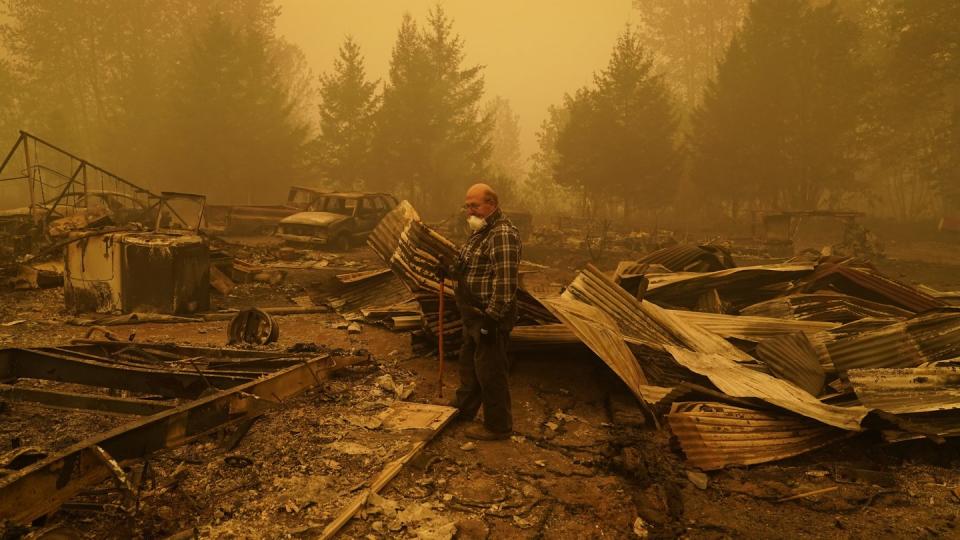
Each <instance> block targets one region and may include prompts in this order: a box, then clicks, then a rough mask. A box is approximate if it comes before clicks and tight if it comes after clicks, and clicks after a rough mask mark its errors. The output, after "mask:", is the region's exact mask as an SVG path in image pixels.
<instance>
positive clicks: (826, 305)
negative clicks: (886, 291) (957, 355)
mask: <svg viewBox="0 0 960 540" xmlns="http://www.w3.org/2000/svg"><path fill="white" fill-rule="evenodd" d="M740 314H741V315H758V316H766V317H776V318H778V319H797V320H803V321H829V322H837V323H847V322H852V321H856V320H859V319H863V318H867V317H878V318H885V319H886V318H897V319H906V318H908V317H910V316H912V315H913V313H912V312H910V311H907V310H905V309H901V308H898V307H896V306H892V305H889V304H881V303H879V302H871V301H870V300H865V299H863V298H857V297H855V296H850V295H846V294H838V293H828V294H793V295H790V296H784V297H781V298H774V299H772V300H767V301H764V302H760V303H757V304H753V305H751V306H747V307H745V308H743V309H741V310H740Z"/></svg>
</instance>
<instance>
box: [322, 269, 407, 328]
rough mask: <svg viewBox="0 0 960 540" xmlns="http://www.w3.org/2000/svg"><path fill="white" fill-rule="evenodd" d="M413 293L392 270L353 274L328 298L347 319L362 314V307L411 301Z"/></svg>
mask: <svg viewBox="0 0 960 540" xmlns="http://www.w3.org/2000/svg"><path fill="white" fill-rule="evenodd" d="M411 300H413V295H412V294H411V293H410V291H409V290H407V288H406V287H404V286H403V283H401V282H400V280H399V279H397V277H396V276H395V275H394V274H393V273H392V272H391V271H390V270H386V271H385V272H375V273H369V274H367V275H365V276H363V277H360V276H351V277H350V278H349V281H347V284H346V285H344V287H343V288H342V289H340V290H339V291H337V293H336V294H335V295H332V296H330V297H329V298H328V299H327V305H329V306H330V307H331V308H332V309H333V310H334V311H336V312H337V313H339V314H340V315H342V316H343V317H344V318H347V319H354V318H358V317H360V316H361V313H360V310H361V308H374V307H376V308H384V307H387V306H391V305H394V304H399V303H403V302H409V301H411Z"/></svg>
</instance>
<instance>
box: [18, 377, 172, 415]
mask: <svg viewBox="0 0 960 540" xmlns="http://www.w3.org/2000/svg"><path fill="white" fill-rule="evenodd" d="M0 398H4V399H9V400H11V401H24V402H28V403H36V404H39V405H45V406H47V407H53V408H57V409H84V410H88V411H98V412H103V413H110V414H127V415H131V414H132V415H137V416H149V415H151V414H157V413H158V412H161V411H166V410H168V409H172V408H173V407H174V406H173V405H170V404H168V403H163V402H161V401H151V400H149V399H134V398H118V397H112V396H102V395H97V394H77V393H74V392H58V391H54V390H48V389H44V388H29V387H25V386H14V385H9V384H0Z"/></svg>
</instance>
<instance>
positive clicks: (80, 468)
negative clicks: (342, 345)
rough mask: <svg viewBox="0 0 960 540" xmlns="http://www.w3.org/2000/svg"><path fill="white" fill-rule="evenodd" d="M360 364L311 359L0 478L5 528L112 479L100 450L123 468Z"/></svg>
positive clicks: (90, 440)
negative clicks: (334, 373) (126, 463)
mask: <svg viewBox="0 0 960 540" xmlns="http://www.w3.org/2000/svg"><path fill="white" fill-rule="evenodd" d="M359 360H361V358H358V357H341V358H337V359H333V358H331V357H319V358H315V359H312V360H308V361H305V362H303V363H302V364H299V365H297V366H293V367H290V368H287V369H284V370H281V371H278V372H276V373H274V374H271V375H269V376H267V377H265V378H262V379H258V380H255V381H250V382H247V383H245V384H242V385H239V386H236V387H234V388H231V389H229V390H223V391H220V392H217V393H216V394H213V395H210V396H207V397H204V398H200V399H197V400H195V401H192V402H190V403H187V404H185V405H182V406H180V407H177V408H176V409H171V410H169V411H164V412H161V413H158V414H155V415H153V416H150V417H148V418H145V419H143V420H140V421H137V422H134V423H131V424H127V425H124V426H121V427H118V428H116V429H114V430H111V431H108V432H106V433H102V434H99V435H96V436H94V437H91V438H88V439H86V440H84V441H81V442H79V443H77V444H75V445H73V446H71V447H70V448H67V449H66V450H64V451H63V452H60V453H57V454H55V455H52V456H49V457H47V458H46V459H44V460H42V461H39V462H37V463H35V464H33V465H31V466H29V467H27V468H26V469H23V470H21V471H19V472H17V473H15V474H12V475H9V476H7V477H4V478H2V479H0V523H2V522H3V521H4V520H6V521H9V522H10V523H14V524H21V525H28V524H30V523H31V522H32V521H33V520H35V519H37V518H38V517H41V516H44V515H46V514H49V513H51V512H53V511H55V510H56V509H57V508H59V507H60V505H61V504H63V503H64V502H66V501H67V500H69V499H70V498H71V497H73V496H74V495H76V494H77V493H79V492H80V491H82V490H84V489H86V488H88V487H91V486H94V485H97V484H99V483H100V482H102V481H104V480H106V479H107V478H109V477H110V475H111V474H112V473H111V472H110V469H109V468H108V467H107V466H106V465H105V464H104V462H103V460H102V459H101V458H100V457H98V455H97V450H96V448H95V447H100V448H102V449H103V450H105V451H106V452H107V453H108V454H109V455H110V456H111V457H112V458H113V459H115V460H116V461H117V462H120V463H122V462H124V461H127V460H131V459H136V458H140V457H143V456H145V455H147V454H149V453H151V452H156V451H158V450H163V449H166V448H173V447H176V446H179V445H182V444H185V443H186V442H189V441H190V440H193V439H195V438H196V437H199V436H201V435H203V434H205V433H208V432H210V431H211V430H213V429H216V428H218V427H221V426H223V425H225V424H227V423H230V422H236V421H238V420H242V419H244V418H251V417H254V416H257V415H259V414H262V413H263V412H265V410H266V409H267V408H268V407H269V406H270V405H271V404H276V403H282V402H283V401H285V400H287V399H289V398H291V397H293V396H295V395H297V394H299V393H301V392H303V391H304V390H307V389H309V388H311V387H313V386H316V385H318V384H320V382H321V381H323V380H324V379H326V378H327V377H329V376H330V374H331V373H332V372H334V371H335V370H337V369H339V368H342V367H345V366H347V365H349V364H351V363H353V362H356V361H359Z"/></svg>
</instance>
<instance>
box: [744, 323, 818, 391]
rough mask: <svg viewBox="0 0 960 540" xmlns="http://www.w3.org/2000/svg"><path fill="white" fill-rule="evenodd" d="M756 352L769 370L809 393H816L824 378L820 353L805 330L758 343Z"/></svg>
mask: <svg viewBox="0 0 960 540" xmlns="http://www.w3.org/2000/svg"><path fill="white" fill-rule="evenodd" d="M757 356H759V357H760V360H762V361H763V363H765V364H766V365H767V366H768V367H769V368H770V371H771V372H772V373H773V374H774V375H776V376H777V377H780V378H781V379H785V380H788V381H790V382H792V383H793V384H795V385H797V387H799V388H802V389H803V390H806V391H807V392H809V393H810V395H812V396H819V395H820V393H821V391H822V390H823V383H824V381H825V380H826V377H827V375H826V372H824V370H823V366H821V365H820V357H819V356H818V355H817V351H816V350H814V348H813V345H812V344H811V343H810V340H809V339H807V336H806V335H805V334H801V333H797V334H789V335H785V336H780V337H777V338H773V339H768V340H766V341H761V342H760V344H759V345H757Z"/></svg>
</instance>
